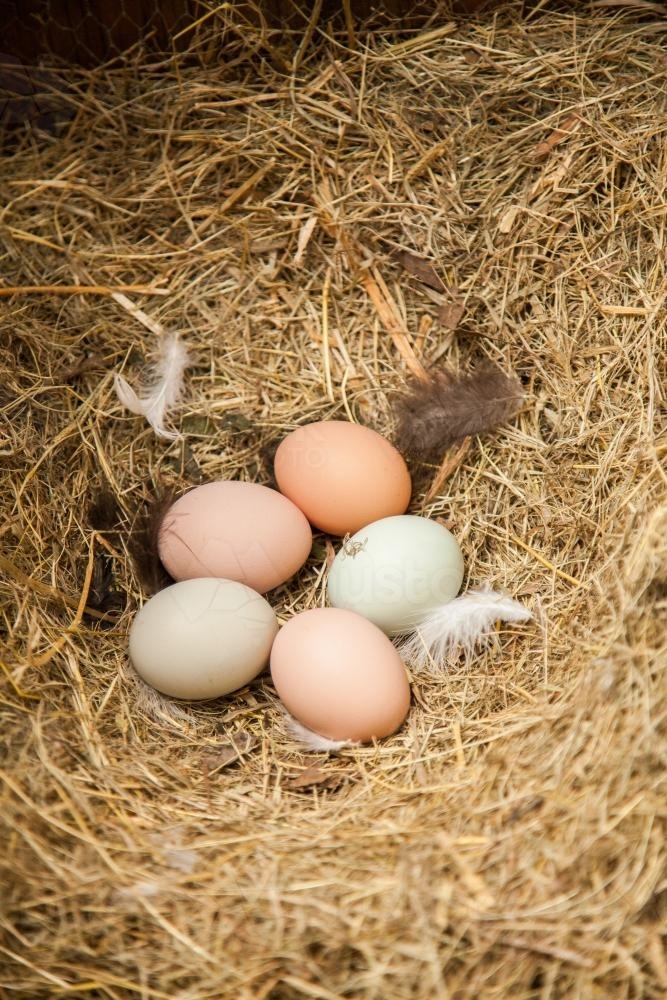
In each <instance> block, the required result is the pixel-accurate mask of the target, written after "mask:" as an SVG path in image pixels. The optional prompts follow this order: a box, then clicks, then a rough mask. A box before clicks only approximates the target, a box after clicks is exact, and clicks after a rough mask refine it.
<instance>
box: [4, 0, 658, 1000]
mask: <svg viewBox="0 0 667 1000" xmlns="http://www.w3.org/2000/svg"><path fill="white" fill-rule="evenodd" d="M647 6H651V5H647ZM582 7H583V5H582ZM650 16H651V15H650V12H647V11H642V9H640V8H639V7H637V5H630V9H629V10H625V11H624V10H623V9H622V8H619V7H618V6H615V7H614V9H613V10H612V9H603V7H602V6H600V5H597V6H596V5H594V6H593V7H592V8H588V9H587V12H586V11H583V12H581V13H580V14H578V15H577V14H575V13H572V12H571V11H570V12H569V13H563V14H557V13H544V12H542V13H540V12H539V11H538V12H537V13H535V14H534V15H533V16H532V17H531V18H530V19H528V20H522V19H521V18H520V16H519V11H518V7H517V6H516V5H514V6H512V5H508V6H507V7H506V8H503V10H502V12H501V13H500V14H496V15H493V16H491V15H490V16H488V17H487V18H486V19H483V20H478V21H467V22H462V23H457V22H455V21H454V20H452V19H451V18H449V17H448V16H447V15H446V12H445V14H444V15H443V16H441V17H434V19H433V21H432V23H431V24H430V25H427V26H426V27H425V28H424V29H423V30H422V31H420V32H415V33H413V34H411V35H407V36H404V37H402V38H397V37H394V36H393V35H392V34H391V33H390V32H389V31H388V30H387V31H384V32H383V31H382V30H379V29H378V30H376V31H375V32H374V33H373V34H372V35H370V36H364V35H362V34H361V33H360V32H359V33H358V34H357V35H354V34H352V36H348V34H346V35H345V36H344V37H337V36H331V37H327V30H326V25H325V26H324V27H323V28H322V30H313V32H312V35H313V37H312V40H311V42H310V43H309V44H307V45H303V46H301V48H298V45H297V44H296V43H294V44H292V40H291V38H290V36H288V35H285V34H283V35H280V36H278V37H273V36H271V35H270V34H267V33H266V32H263V31H262V30H261V28H259V27H250V26H245V27H244V26H243V25H241V26H240V27H239V26H238V23H235V22H234V20H233V19H232V17H231V15H230V13H229V10H228V8H227V7H225V6H224V5H223V6H222V7H221V8H220V11H219V13H218V14H216V15H215V17H212V18H210V19H209V21H208V22H207V24H206V25H205V26H204V27H203V28H202V35H201V37H200V38H199V40H198V41H197V45H196V47H195V48H194V49H193V50H192V51H191V52H190V54H189V55H188V56H187V57H182V58H180V57H179V60H178V61H170V60H168V61H166V62H165V63H164V64H162V65H157V64H150V63H148V62H146V61H145V60H144V61H143V62H142V58H141V53H138V54H137V56H136V59H131V60H129V61H128V63H127V65H126V66H125V67H124V68H123V69H109V70H105V69H104V68H102V69H99V70H96V71H93V72H89V73H84V72H83V71H80V72H78V73H74V72H73V71H70V72H69V73H68V74H66V76H67V80H66V83H67V91H66V108H65V110H64V112H63V114H64V117H65V118H69V124H68V125H67V127H66V128H64V129H63V130H62V132H61V133H60V134H59V135H58V136H57V137H53V136H40V135H39V134H36V133H34V132H31V131H30V130H25V129H24V130H19V131H18V132H16V133H15V134H14V136H13V137H10V139H9V140H8V145H7V147H6V149H5V153H4V159H3V167H2V179H1V182H0V183H1V186H2V205H3V207H2V213H1V227H2V228H1V230H0V233H1V238H2V284H3V286H4V288H10V287H11V288H14V289H15V291H14V292H13V293H12V294H11V295H8V296H6V297H4V298H3V299H2V309H3V319H2V325H3V328H2V337H1V339H0V359H1V360H0V365H1V371H2V378H1V385H2V388H1V389H0V392H1V394H2V395H1V405H2V421H3V422H2V424H0V432H1V434H2V441H1V446H0V451H1V454H2V473H1V475H2V479H1V480H0V488H1V490H2V509H3V511H4V516H3V522H2V527H1V531H2V552H1V554H0V560H1V562H0V568H1V569H2V585H1V586H2V589H1V591H0V594H1V596H0V607H1V610H2V620H3V628H4V630H5V632H6V636H5V638H4V640H3V653H2V695H1V697H2V731H3V750H2V758H3V763H2V775H3V780H4V784H3V792H2V803H1V809H0V815H1V816H2V823H3V827H4V830H3V838H2V842H3V851H2V861H1V862H0V864H1V865H2V872H1V874H0V880H1V885H2V903H1V916H0V925H1V927H2V933H1V934H0V954H1V956H2V958H0V984H1V985H2V990H3V992H2V995H3V996H7V997H10V996H16V995H19V996H26V997H30V998H31V1000H41V998H46V997H60V998H74V997H86V998H90V1000H102V998H104V1000H107V998H109V1000H121V998H123V1000H124V998H132V997H137V998H141V1000H204V998H215V1000H218V998H233V1000H302V998H304V1000H305V998H309V1000H334V998H336V1000H338V998H343V997H354V998H356V1000H371V998H373V1000H388V998H390V1000H407V998H424V1000H425V998H429V1000H431V998H438V1000H441V998H442V1000H445V998H450V1000H454V998H455V1000H464V998H472V997H484V998H485V1000H492V998H494V997H496V998H499V997H502V998H509V997H512V998H520V1000H528V998H555V997H562V998H565V997H567V998H580V1000H591V998H597V997H599V998H609V997H614V998H615V1000H616V998H637V1000H639V998H644V1000H647V998H653V997H658V996H662V995H664V992H665V990H667V959H666V958H665V944H666V943H667V938H666V936H665V925H666V920H667V909H666V900H667V871H666V866H665V856H666V849H665V844H664V834H665V822H666V819H667V810H666V807H665V790H666V787H665V786H666V778H665V767H666V764H667V734H666V730H665V720H666V718H667V697H666V693H665V679H664V677H665V674H664V668H665V664H666V662H667V659H666V655H665V654H666V644H665V611H666V603H665V586H666V584H667V572H666V567H667V562H666V560H667V541H666V538H667V490H666V477H665V472H664V458H665V452H666V448H667V437H666V434H665V420H664V375H665V372H664V359H665V357H666V356H667V343H666V338H665V299H666V296H667V275H666V271H665V259H666V258H665V253H666V249H667V248H666V245H665V244H666V240H667V237H666V232H667V229H666V221H667V209H666V207H665V200H664V191H665V184H666V182H667V161H666V160H665V149H666V146H665V138H666V125H665V123H666V122H667V116H666V114H665V112H666V99H665V86H664V81H665V69H666V66H667V63H666V62H665V50H664V44H665V38H666V31H667V29H666V28H665V26H664V24H663V23H662V21H660V20H656V21H651V20H650ZM225 19H227V20H225ZM204 28H206V29H208V30H209V31H210V33H209V34H207V33H206V32H205V31H204ZM216 33H217V35H218V37H219V38H220V37H222V45H223V54H221V52H220V45H219V44H218V43H217V42H216V41H215V35H216ZM297 42H298V39H297ZM63 73H64V71H63ZM397 254H398V256H397ZM401 255H402V257H401ZM406 255H407V256H406ZM413 258H414V259H416V258H420V259H421V260H422V261H424V260H425V261H426V262H427V263H429V264H430V265H431V271H432V275H436V276H437V278H438V279H439V280H440V282H441V285H442V290H440V291H438V290H437V289H438V287H439V286H438V284H437V283H436V284H435V287H433V285H434V282H433V277H432V275H431V283H430V285H429V282H428V281H427V282H426V283H424V282H423V281H420V280H419V277H418V275H419V274H420V273H421V274H422V275H423V274H424V270H423V264H422V267H421V271H420V268H419V266H417V265H414V262H413V266H412V268H410V265H408V268H407V269H406V268H405V267H402V266H401V264H400V261H401V259H402V260H403V261H405V260H408V259H409V260H411V261H412V260H413ZM72 285H85V286H87V290H86V291H82V293H80V294H71V293H70V292H67V293H66V294H60V292H63V287H61V286H72ZM27 286H38V287H39V288H41V291H36V292H35V291H33V292H29V291H28V290H27ZM137 286H139V287H137ZM128 287H129V288H130V289H133V290H128ZM22 288H23V291H21V289H22ZM147 288H148V289H152V292H151V293H150V294H149V293H147V291H146V289H147ZM109 290H111V291H115V292H121V293H122V295H124V296H125V298H126V300H127V301H130V302H131V303H132V304H133V306H134V307H135V311H136V309H137V308H138V309H140V310H142V311H143V312H144V313H145V315H146V316H147V317H148V318H149V319H150V320H151V321H152V322H153V323H158V324H160V325H161V327H162V328H164V329H166V330H168V331H180V332H181V333H182V335H183V337H184V339H185V340H186V341H187V343H188V344H189V346H190V348H191V350H192V353H193V359H194V367H193V368H192V369H191V370H190V373H189V379H188V387H187V396H186V399H185V401H184V404H183V407H182V409H181V410H180V413H179V414H178V415H177V416H176V422H177V423H180V428H181V430H182V431H183V433H184V439H183V440H182V441H177V442H173V443H169V442H164V441H161V440H159V439H157V438H156V437H155V436H154V435H153V433H152V432H151V430H150V428H149V427H148V425H147V424H146V423H145V422H144V421H142V419H141V418H140V417H136V416H134V415H132V414H130V413H128V412H127V411H123V410H122V409H121V407H120V405H119V404H118V402H117V400H116V397H115V395H114V392H113V373H114V372H115V371H120V370H122V371H123V372H124V373H125V375H126V376H127V377H128V379H130V380H132V381H134V380H135V379H136V378H137V377H138V375H139V373H140V370H141V368H142V366H143V363H144V360H145V359H146V358H147V356H148V355H149V354H150V352H151V350H152V349H153V346H154V335H153V334H152V333H151V332H150V331H149V330H148V329H147V328H146V327H145V326H144V325H142V323H141V322H139V320H138V319H137V316H136V314H132V313H131V312H129V311H128V310H127V309H126V308H124V307H123V305H122V304H121V300H119V299H117V298H112V297H111V295H110V294H107V292H109ZM484 360H488V361H492V362H494V363H496V364H498V365H500V366H501V367H502V368H503V369H504V370H506V371H514V372H516V373H517V374H518V375H519V376H520V377H521V379H522V382H523V384H524V386H525V389H526V392H527V403H526V405H525V407H524V409H523V411H522V412H521V414H520V415H519V417H518V418H517V419H516V420H515V421H514V422H513V423H512V425H511V426H509V427H507V428H504V429H502V430H500V431H498V432H496V433H495V434H493V435H490V436H487V437H485V438H483V439H479V440H475V441H473V442H472V445H471V446H470V447H468V448H467V449H465V448H464V449H460V450H459V452H458V453H457V458H456V460H455V461H452V460H451V458H452V456H451V454H450V455H449V456H443V462H444V463H445V465H446V475H445V474H443V473H442V471H441V470H440V472H439V469H438V463H437V462H436V463H435V464H427V463H421V464H414V466H413V471H414V474H415V484H416V488H415V495H414V500H413V506H412V510H413V511H415V512H420V513H424V514H427V515H429V516H433V517H442V518H444V520H445V522H446V523H447V524H448V525H449V526H450V527H451V528H452V530H454V531H455V533H456V535H457V536H458V538H459V539H460V541H461V545H462V547H463V550H464V554H465V558H466V564H467V580H466V583H467V585H477V584H480V583H483V582H485V581H488V582H490V583H491V584H492V585H494V586H497V587H498V588H499V589H502V590H505V591H507V592H509V593H511V594H512V595H513V596H515V597H517V598H518V599H520V600H522V601H523V602H525V603H526V604H527V605H528V606H529V607H530V608H531V609H532V610H533V612H534V614H535V620H534V621H533V622H532V623H530V624H528V625H525V626H523V625H522V626H513V627H511V628H510V627H507V628H505V629H503V630H502V631H501V633H500V634H499V637H498V642H497V643H496V644H495V645H493V646H492V647H491V648H490V649H489V650H487V651H486V652H484V653H483V654H482V655H480V657H479V660H478V661H477V662H476V663H475V665H474V667H472V668H469V669H467V670H464V669H463V668H461V669H458V670H453V671H452V672H450V673H449V674H448V675H447V676H446V677H444V678H443V679H438V678H433V677H428V676H427V677H420V678H419V679H418V680H416V681H415V684H414V705H413V708H412V710H411V714H410V717H409V720H408V722H407V724H406V725H405V726H404V728H403V729H402V730H401V731H400V732H399V733H398V734H396V735H395V736H394V737H392V738H390V739H387V740H384V741H383V742H382V743H381V744H379V745H377V746H370V747H364V748H348V749H345V750H343V751H341V753H340V754H338V755H333V756H331V757H326V756H321V755H316V754H308V753H305V752H304V751H303V750H302V749H301V747H300V746H299V744H298V743H297V742H295V740H294V739H293V738H292V736H291V735H290V733H289V731H288V730H287V728H286V725H285V721H284V718H283V715H282V713H281V711H280V708H279V706H278V705H277V703H276V699H275V696H274V693H273V691H272V688H271V684H270V681H269V679H268V678H267V677H266V676H263V677H262V678H260V679H259V680H258V681H257V682H255V683H254V684H253V685H251V686H250V687H249V688H248V689H246V690H244V691H243V692H241V693H239V695H238V696H236V697H234V698H230V699H229V700H225V701H221V702H219V703H216V704H214V705H200V706H197V707H194V708H190V707H188V706H174V705H171V704H170V703H169V702H168V701H166V700H163V699H161V698H159V697H158V696H155V695H151V694H149V693H148V692H147V691H146V690H145V689H142V688H140V686H139V684H138V682H137V681H136V680H135V679H134V677H133V674H132V671H131V669H130V667H129V666H128V664H127V656H126V636H127V629H128V627H129V624H130V622H131V620H132V616H133V614H134V612H135V610H136V608H137V607H138V606H139V604H140V602H141V601H142V599H144V598H145V596H146V592H145V590H144V591H142V588H141V585H140V582H139V578H138V577H137V575H136V573H135V569H134V562H133V560H132V558H131V553H130V552H129V549H128V546H129V544H130V543H129V541H128V539H129V533H130V528H131V527H132V525H133V524H134V525H136V524H137V523H139V522H140V520H141V517H142V516H143V514H144V513H145V511H146V508H147V506H149V505H150V502H151V499H152V498H153V497H154V496H155V495H156V494H157V493H159V492H162V491H165V490H168V489H173V488H176V489H180V488H183V487H184V486H186V485H188V484H191V483H195V482H199V481H202V480H208V479H212V478H215V477H242V478H246V479H251V480H257V481H263V482H266V481H269V479H270V464H267V459H266V456H267V455H269V454H270V452H271V449H272V447H275V442H276V441H277V440H278V439H279V438H280V437H281V435H283V434H284V433H285V432H286V431H287V430H289V429H290V428H292V427H293V426H295V424H296V423H298V422H299V421H302V420H305V419H318V418H323V417H329V416H336V417H342V418H346V417H351V418H354V419H358V420H361V421H364V422H367V423H369V424H371V425H372V426H374V427H376V428H378V429H380V430H382V431H384V432H386V433H391V431H392V427H393V423H392V420H393V417H392V409H391V398H392V393H394V392H395V391H396V390H400V389H401V388H403V387H404V385H405V384H406V379H407V378H408V376H409V374H410V373H411V372H413V373H414V372H418V371H419V370H420V369H421V368H422V367H423V368H424V369H426V370H429V369H431V368H433V366H434V365H436V364H437V363H439V362H442V361H446V362H447V363H448V364H450V365H451V366H452V367H453V368H455V369H457V370H461V371H465V370H468V369H469V368H470V367H474V366H475V365H476V364H477V363H479V362H482V361H484ZM447 463H448V464H447ZM438 475H440V479H441V480H442V483H441V485H440V487H439V489H438V490H437V491H436V492H435V493H433V491H432V489H431V487H432V484H433V482H434V479H435V478H436V477H437V476H438ZM101 488H104V490H106V491H107V494H110V495H111V496H112V497H113V498H115V502H116V503H117V505H118V513H117V520H115V521H114V519H113V518H112V522H111V523H109V524H107V525H106V527H104V526H103V527H102V528H100V527H99V525H98V527H97V529H96V530H93V528H91V526H90V520H89V515H88V512H89V508H90V507H91V506H92V505H93V504H97V503H98V500H97V497H98V494H99V491H100V489H101ZM427 498H428V499H427ZM98 506H99V505H98ZM96 509H98V508H96ZM115 516H116V515H114V517H115ZM326 558H327V545H326V539H324V538H322V537H321V536H320V537H319V538H318V539H317V540H316V544H315V548H314V552H313V557H312V559H311V561H310V563H309V565H308V567H307V568H306V569H304V570H303V571H302V572H301V573H300V574H299V575H298V577H297V578H295V579H294V580H293V581H292V582H291V583H290V584H289V585H287V586H285V587H284V588H282V589H281V590H280V591H279V592H276V593H274V594H273V595H272V600H273V603H274V604H275V606H276V608H277V611H278V613H279V615H280V616H281V618H282V619H283V620H284V619H285V618H286V617H288V616H289V614H291V613H292V612H293V611H294V610H297V609H299V608H302V607H306V606H311V605H313V604H316V603H317V602H319V601H321V600H322V599H323V577H324V570H325V565H326ZM93 583H94V584H95V587H96V591H95V592H96V593H97V592H98V591H99V589H100V587H102V589H103V590H104V589H106V591H107V592H108V591H109V590H111V591H112V592H113V593H115V595H116V599H115V605H114V601H113V600H112V601H111V605H110V606H111V607H112V608H113V607H114V606H115V607H116V608H117V607H118V606H120V607H122V608H123V610H122V613H121V617H120V620H119V621H118V622H117V623H116V624H113V622H111V623H110V622H109V621H108V620H107V621H105V620H104V617H102V619H100V615H102V616H104V614H105V612H103V611H102V612H101V611H100V610H99V601H98V602H97V604H98V607H97V610H96V609H95V608H91V609H90V611H89V612H87V611H86V604H87V602H89V595H90V594H91V593H92V591H91V586H92V584H93ZM108 617H109V616H108V614H107V618H108Z"/></svg>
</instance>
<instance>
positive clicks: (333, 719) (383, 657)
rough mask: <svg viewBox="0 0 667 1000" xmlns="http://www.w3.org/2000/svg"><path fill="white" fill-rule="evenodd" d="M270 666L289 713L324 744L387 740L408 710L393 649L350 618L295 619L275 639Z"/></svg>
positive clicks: (403, 676) (330, 613) (335, 614)
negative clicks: (319, 737)
mask: <svg viewBox="0 0 667 1000" xmlns="http://www.w3.org/2000/svg"><path fill="white" fill-rule="evenodd" d="M270 666H271V677H272V679H273V683H274V685H275V688H276V691H277V693H278V697H279V698H280V700H281V701H282V703H283V704H284V705H285V708H286V709H287V710H288V712H290V713H291V714H292V715H293V716H294V718H295V719H297V720H298V721H299V722H301V723H302V724H303V725H304V726H306V727H307V728H308V729H310V730H311V731H312V732H315V733H318V734H319V735H321V736H325V737H327V738H328V739H332V740H353V741H356V742H360V743H365V742H368V741H370V740H373V739H380V738H381V737H383V736H389V735H390V734H391V733H393V732H395V731H396V730H397V729H398V728H399V726H400V725H401V724H402V722H403V720H404V719H405V717H406V715H407V713H408V709H409V707H410V686H409V682H408V675H407V672H406V669H405V666H404V664H403V661H402V660H401V658H400V656H399V654H398V652H397V650H396V648H395V647H394V646H393V644H392V642H391V640H390V639H388V638H387V636H386V635H385V634H384V633H383V632H382V631H380V629H379V628H377V627H376V626H375V625H373V624H372V623H371V622H369V621H368V620H367V619H366V618H362V617H361V616H360V615H357V614H355V613H354V612H352V611H345V610H341V609H338V608H311V609H310V610H309V611H303V612H301V613H300V614H297V615H295V616H294V617H293V618H291V619H290V620H289V621H288V622H287V623H286V624H285V625H283V626H282V628H281V629H280V631H279V633H278V635H277V636H276V639H275V641H274V643H273V647H272V649H271V657H270Z"/></svg>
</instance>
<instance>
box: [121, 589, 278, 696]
mask: <svg viewBox="0 0 667 1000" xmlns="http://www.w3.org/2000/svg"><path fill="white" fill-rule="evenodd" d="M277 631H278V622H277V619H276V616H275V614H274V612H273V609H272V608H271V607H270V605H269V604H268V602H267V601H266V600H265V599H264V598H263V597H261V595H260V594H258V593H257V592H256V591H254V590H252V589H251V588H250V587H246V586H245V585H244V584H242V583H238V582H237V581H235V580H216V579H213V578H212V577H206V578H204V579H195V580H184V581H182V582H180V583H174V584H172V585H171V586H170V587H166V588H165V589H164V590H160V591H158V593H157V594H155V595H154V596H153V597H151V598H150V600H149V601H147V602H146V604H144V606H143V607H142V608H141V610H140V611H139V612H138V613H137V615H136V616H135V618H134V621H133V622H132V626H131V628H130V636H129V652H130V660H131V661H132V664H133V666H134V668H135V670H136V671H137V673H138V674H139V676H140V677H141V678H142V679H143V680H144V681H146V683H147V684H150V685H151V686H152V687H154V688H156V689H157V690H158V691H161V692H162V693H163V694H166V695H170V696H171V697H172V698H185V699H188V700H193V701H197V700H201V699H203V698H219V697H220V696H221V695H225V694H229V693H230V692H231V691H236V690H237V689H238V688H240V687H243V686H244V685H245V684H248V683H249V682H250V681H251V680H252V679H253V678H254V677H256V676H257V675H258V674H259V673H261V671H262V670H263V669H264V667H265V666H266V665H267V663H268V660H269V652H270V650H271V644H272V642H273V640H274V638H275V635H276V633H277Z"/></svg>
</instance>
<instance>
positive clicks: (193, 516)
mask: <svg viewBox="0 0 667 1000" xmlns="http://www.w3.org/2000/svg"><path fill="white" fill-rule="evenodd" d="M312 542H313V533H312V531H311V528H310V525H309V523H308V519H307V518H306V517H305V515H304V514H303V513H302V512H301V511H300V510H299V508H298V507H296V506H295V505H294V504H293V503H292V501H291V500H289V499H288V498H287V497H286V496H283V494H282V493H279V492H278V491H277V490H273V489H270V488H269V487H268V486H260V485H259V484H258V483H243V482H238V481H236V480H223V481H220V482H214V483H206V484H204V485H203V486H197V487H196V488H195V489H193V490H190V492H189V493H185V494H184V495H183V496H182V497H180V498H179V499H178V500H177V501H176V502H175V503H174V504H172V506H171V507H170V508H169V509H168V511H167V513H166V514H165V516H164V519H163V521H162V523H161V525H160V529H159V532H158V540H157V545H158V553H159V556H160V559H161V561H162V563H163V565H164V567H165V569H166V570H167V572H168V573H170V574H171V576H172V577H173V578H174V580H190V579H194V578H197V577H203V576H212V577H219V578H224V579H229V580H238V581H239V582H240V583H245V584H246V585H247V586H248V587H252V589H253V590H257V591H259V593H260V594H264V593H266V591H268V590H272V589H273V588H274V587H277V586H279V585H280V584H281V583H284V582H285V581H286V580H288V579H289V578H290V577H291V576H293V575H294V573H296V572H297V570H299V569H300V568H301V567H302V566H303V564H304V563H305V561H306V559H307V558H308V555H309V554H310V549H311V546H312Z"/></svg>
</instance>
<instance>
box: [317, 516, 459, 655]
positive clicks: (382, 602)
mask: <svg viewBox="0 0 667 1000" xmlns="http://www.w3.org/2000/svg"><path fill="white" fill-rule="evenodd" d="M462 582H463V556H462V554H461V549H460V548H459V545H458V542H457V541H456V539H455V538H454V536H453V535H452V533H451V531H448V530H447V528H445V527H443V525H441V524H438V522H437V521H433V520H431V519H429V518H427V517H417V516H416V515H414V514H402V515H398V516H396V517H383V518H382V519H381V520H379V521H373V523H372V524H369V525H367V527H365V528H362V529H361V530H360V531H357V532H356V534H354V535H352V536H351V537H350V538H348V539H346V540H345V542H344V543H343V546H342V548H341V549H340V550H339V552H338V553H337V555H336V558H335V559H334V561H333V563H332V564H331V569H330V570H329V577H328V580H327V594H328V598H329V603H330V604H332V605H333V606H334V607H335V608H347V609H348V610H350V611H356V612H357V614H360V615H363V616H364V617H365V618H368V619H369V620H370V621H372V622H374V624H375V625H378V626H379V627H380V628H381V629H382V630H383V631H384V632H386V633H387V634H388V635H400V634H401V633H404V632H409V631H412V629H414V628H416V627H417V625H419V624H420V622H421V621H422V620H423V619H424V618H425V616H426V615H427V614H428V612H429V611H431V610H433V608H435V607H438V606H439V605H441V604H445V603H446V602H447V601H451V600H452V598H454V597H456V595H457V594H458V592H459V589H460V587H461V583H462Z"/></svg>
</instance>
